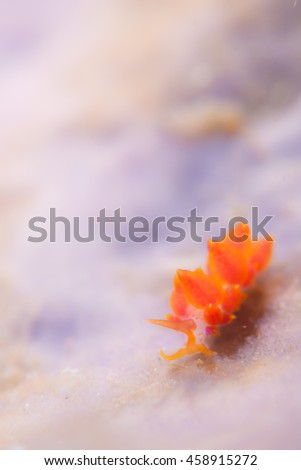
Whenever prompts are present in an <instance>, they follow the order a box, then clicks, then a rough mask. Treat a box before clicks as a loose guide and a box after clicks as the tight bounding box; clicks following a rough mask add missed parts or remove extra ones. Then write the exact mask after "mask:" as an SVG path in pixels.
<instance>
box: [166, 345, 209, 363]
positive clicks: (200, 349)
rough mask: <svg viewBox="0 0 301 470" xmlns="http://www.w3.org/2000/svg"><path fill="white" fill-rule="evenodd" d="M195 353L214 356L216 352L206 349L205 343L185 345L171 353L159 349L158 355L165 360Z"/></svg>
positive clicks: (172, 359)
mask: <svg viewBox="0 0 301 470" xmlns="http://www.w3.org/2000/svg"><path fill="white" fill-rule="evenodd" d="M197 353H202V354H205V355H206V356H215V355H216V352H215V351H211V350H210V349H208V348H207V346H206V345H205V344H194V345H191V346H186V347H184V348H181V349H179V351H177V352H176V353H174V354H171V355H168V354H165V353H164V352H163V351H162V350H161V351H160V356H161V357H162V358H163V359H166V360H167V361H174V360H176V359H180V358H181V357H184V356H191V355H193V354H197Z"/></svg>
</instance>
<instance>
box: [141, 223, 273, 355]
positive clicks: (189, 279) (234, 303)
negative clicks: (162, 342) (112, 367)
mask: <svg viewBox="0 0 301 470" xmlns="http://www.w3.org/2000/svg"><path fill="white" fill-rule="evenodd" d="M272 250H273V240H266V239H261V240H258V241H253V240H252V239H251V233H250V228H249V226H248V224H243V223H239V224H237V225H236V227H235V233H234V231H232V232H230V233H229V234H227V235H226V237H225V238H224V239H223V240H222V241H211V240H210V241H209V242H208V251H209V253H208V260H207V270H208V273H205V272H204V271H203V270H202V269H201V268H197V269H196V270H195V271H188V270H183V269H178V270H177V273H176V275H175V278H174V289H173V291H172V293H171V296H170V301H169V304H170V308H171V311H172V313H170V314H168V315H166V317H165V320H148V321H149V322H150V323H153V324H155V325H159V326H164V327H166V328H171V329H173V330H176V331H180V332H182V333H184V334H185V335H186V336H187V341H186V343H185V345H184V347H183V348H181V349H180V350H179V351H177V352H176V353H175V354H172V355H170V356H169V355H166V354H165V353H164V352H163V351H160V354H161V356H162V357H163V358H164V359H167V360H174V359H179V358H181V357H183V356H187V355H191V354H196V353H203V354H206V355H215V354H216V353H215V352H214V351H211V350H210V349H209V348H208V347H207V346H206V344H205V339H206V337H207V336H210V335H218V334H220V331H219V328H220V327H221V326H223V325H226V324H228V323H230V322H232V321H233V320H234V319H235V315H234V313H235V312H236V311H237V310H238V309H239V307H240V305H241V303H242V302H243V300H244V299H245V298H246V293H245V290H246V288H247V287H249V286H250V285H251V284H252V282H253V280H254V277H255V276H256V275H257V274H258V273H259V272H261V271H263V269H264V268H265V267H266V266H267V265H268V263H269V261H270V258H271V256H272Z"/></svg>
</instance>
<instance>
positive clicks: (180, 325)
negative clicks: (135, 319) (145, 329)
mask: <svg viewBox="0 0 301 470" xmlns="http://www.w3.org/2000/svg"><path fill="white" fill-rule="evenodd" d="M167 317H168V319H167V320H153V319H147V320H146V321H147V322H148V323H152V324H153V325H158V326H164V327H165V328H170V329H171V330H176V331H182V332H183V333H186V334H187V333H188V332H190V331H193V330H195V328H196V324H195V322H194V321H193V320H184V321H181V320H177V319H175V320H172V319H170V315H167Z"/></svg>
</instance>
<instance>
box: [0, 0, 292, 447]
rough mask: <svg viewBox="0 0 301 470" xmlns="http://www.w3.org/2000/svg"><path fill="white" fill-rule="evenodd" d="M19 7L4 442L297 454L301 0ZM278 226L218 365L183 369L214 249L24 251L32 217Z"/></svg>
mask: <svg viewBox="0 0 301 470" xmlns="http://www.w3.org/2000/svg"><path fill="white" fill-rule="evenodd" d="M25 3H27V6H26V8H25V6H24V9H22V8H21V9H20V10H19V9H18V10H17V11H16V10H13V9H12V7H11V6H10V4H9V2H7V5H5V6H4V10H3V15H1V17H0V26H1V35H0V44H1V45H0V52H1V59H0V67H1V75H0V102H1V107H0V159H1V169H0V221H1V224H0V306H1V308H0V326H1V328H0V447H1V448H4V449H42V448H43V449H76V448H79V449H80V448H86V449H95V448H96V449H111V448H113V449H114V448H120V449H136V448H140V449H151V448H155V449H161V448H162V449H166V448H168V449H176V448H181V449H204V448H205V449H228V448H233V449H265V448H270V449H277V448H285V449H300V445H301V438H300V436H301V368H300V363H301V345H300V335H301V313H300V309H301V285H300V274H301V267H300V261H299V260H300V252H301V239H300V235H301V219H300V215H301V183H300V180H301V133H300V126H301V94H300V83H301V48H300V44H301V4H300V3H299V2H298V1H297V2H293V1H291V2H289V1H286V2H284V1H280V0H274V1H268V0H265V1H251V0H250V1H246V2H240V1H238V0H231V1H230V2H229V1H227V2H226V1H223V0H211V1H209V0H208V1H207V0H203V1H193V0H189V1H184V0H183V1H180V0H177V1H176V0H173V1H166V2H153V1H148V0H146V1H144V2H140V1H139V2H138V1H135V0H124V1H112V2H104V1H103V2H93V1H90V0H89V1H85V2H78V3H76V4H75V3H73V2H70V1H69V2H68V1H64V2H59V1H58V0H55V1H54V2H51V7H50V4H49V3H48V4H47V2H45V5H43V7H42V6H41V5H42V4H43V2H41V4H40V3H39V4H36V2H34V1H33V0H28V1H27V2H25ZM251 206H259V208H260V214H262V215H267V214H271V215H274V219H273V221H272V222H271V224H270V228H271V231H272V233H273V235H274V237H275V239H276V244H275V253H274V257H273V261H272V263H271V265H270V267H269V269H268V270H267V271H266V272H265V273H264V274H263V275H262V276H261V277H260V278H259V279H258V280H257V283H256V285H255V286H254V287H253V288H252V290H251V292H250V294H249V297H248V300H247V301H246V302H245V304H244V306H243V307H242V308H241V311H240V312H239V314H238V318H237V321H236V322H234V323H233V324H231V325H230V326H228V327H225V328H224V330H223V334H222V335H221V337H220V338H218V339H216V340H215V343H213V344H212V347H213V348H214V349H215V350H216V351H217V352H218V355H217V356H216V357H214V358H210V357H209V358H208V357H203V356H195V357H190V358H186V359H183V360H181V361H178V362H174V363H169V362H165V361H164V360H162V359H161V358H160V357H159V350H160V348H161V347H163V348H164V350H165V351H174V350H175V349H176V348H177V347H178V346H179V345H180V344H181V342H182V339H183V338H182V337H181V335H177V334H175V333H173V332H169V331H167V330H166V331H165V330H163V329H160V328H156V327H154V326H152V325H149V324H147V323H146V322H145V321H144V320H145V319H146V318H149V317H153V318H154V317H157V318H160V317H161V318H162V317H163V315H164V314H166V313H167V312H168V297H169V294H170V291H171V288H172V279H173V275H174V272H175V270H176V269H177V268H180V267H181V268H187V269H193V268H195V267H197V266H200V265H202V266H204V261H205V257H206V244H205V243H203V244H197V243H194V242H192V241H190V240H189V239H187V240H186V241H185V242H183V243H174V244H172V243H169V244H168V243H166V242H164V240H161V241H160V242H159V243H153V244H151V243H144V244H133V243H125V244H121V243H112V244H106V243H104V242H101V241H99V240H98V239H96V241H95V242H94V243H89V244H79V243H76V242H72V243H70V244H64V243H63V242H61V241H58V242H57V243H52V244H51V243H49V242H47V241H46V242H44V243H39V244H38V243H29V242H28V241H27V237H28V235H29V231H28V226H27V223H28V220H29V219H30V218H31V217H33V216H36V215H42V216H45V217H47V216H48V213H49V208H50V207H56V208H57V212H58V213H59V214H60V215H65V216H70V217H73V216H80V217H81V218H82V220H86V218H87V217H88V216H94V215H97V212H98V210H99V209H102V208H103V207H105V208H106V209H107V211H108V212H110V211H113V210H114V209H115V208H118V207H120V208H121V210H122V212H123V213H124V214H125V215H127V216H128V217H131V216H134V215H144V216H146V217H149V218H150V219H152V218H154V217H156V216H158V215H180V216H181V215H184V216H185V215H186V214H187V213H188V211H189V210H190V209H191V208H194V207H197V209H198V212H199V213H200V214H201V215H203V216H204V217H205V216H209V215H217V216H219V217H221V220H222V221H223V222H226V221H227V220H228V219H229V218H230V217H231V216H233V215H246V216H249V213H250V207H251Z"/></svg>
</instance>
